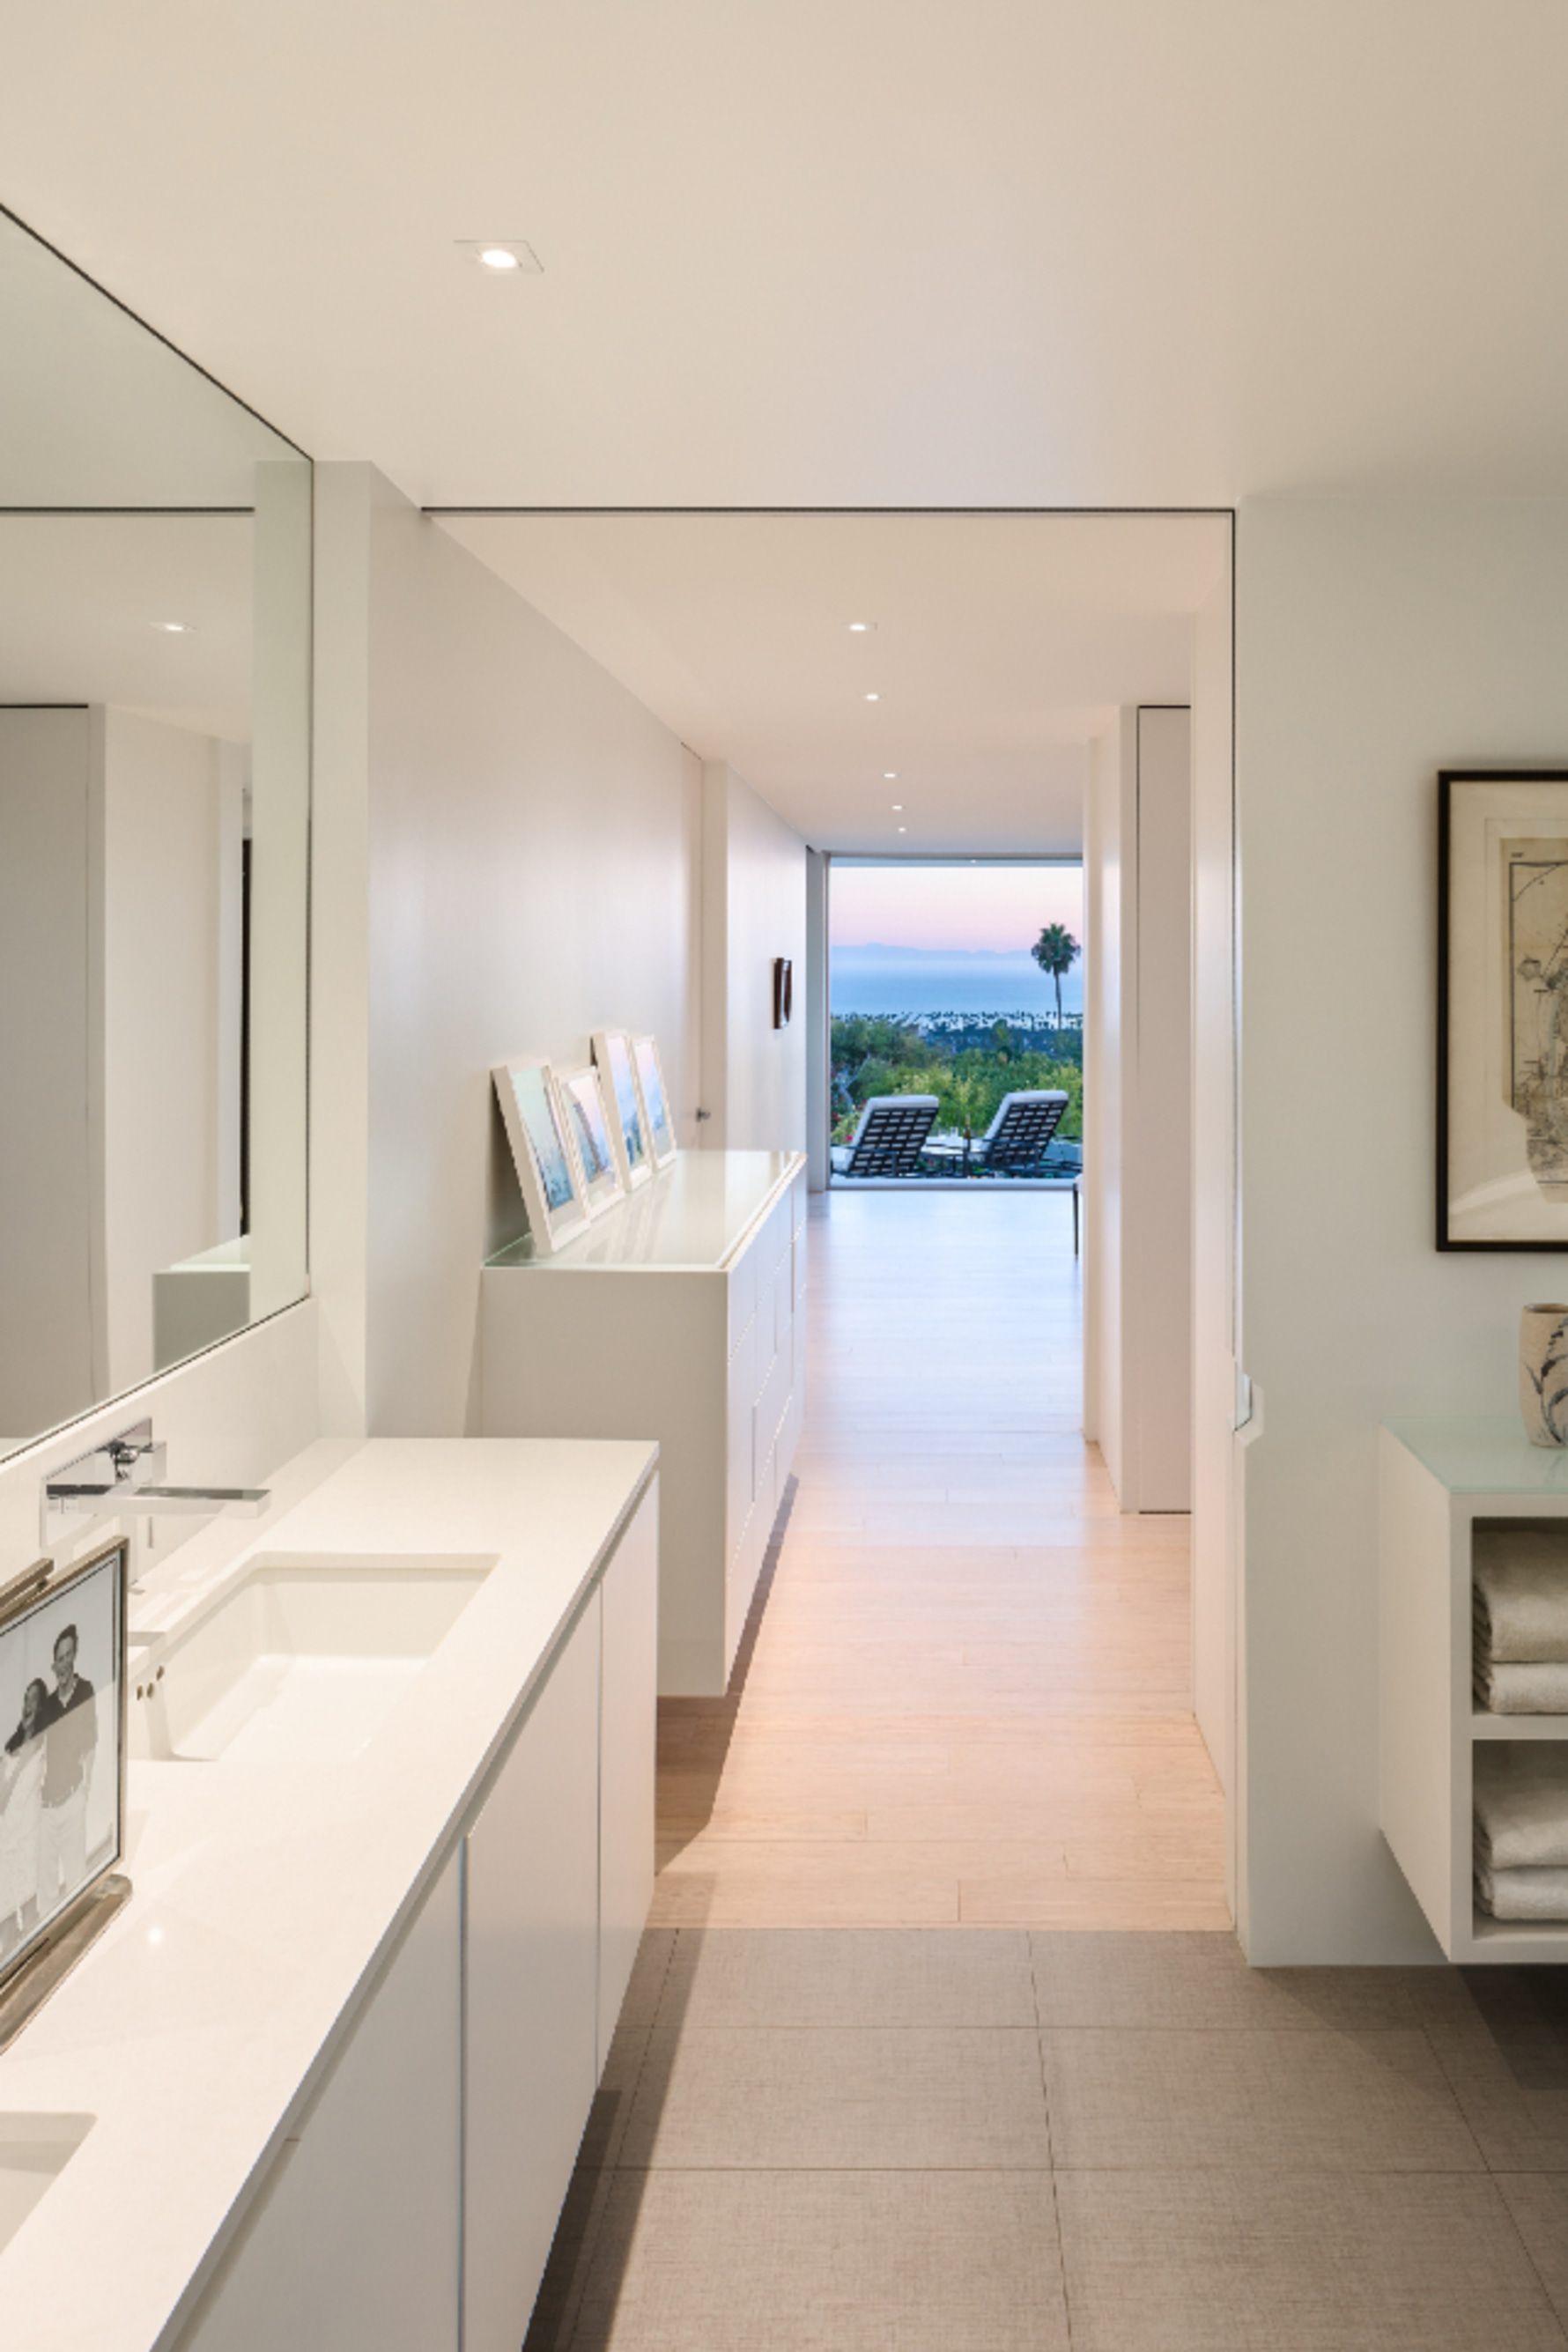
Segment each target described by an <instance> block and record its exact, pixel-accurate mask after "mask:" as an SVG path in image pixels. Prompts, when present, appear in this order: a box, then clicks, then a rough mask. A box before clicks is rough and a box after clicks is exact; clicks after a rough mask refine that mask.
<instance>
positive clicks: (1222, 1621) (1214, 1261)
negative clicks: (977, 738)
mask: <svg viewBox="0 0 1568 2352" xmlns="http://www.w3.org/2000/svg"><path fill="white" fill-rule="evenodd" d="M1231 733H1232V730H1231V602H1230V567H1229V564H1228V562H1227V563H1226V576H1225V578H1224V579H1223V580H1222V582H1221V583H1220V584H1219V585H1218V586H1217V587H1216V588H1215V592H1214V593H1213V595H1212V596H1211V597H1210V598H1209V600H1208V602H1207V603H1206V604H1205V605H1204V606H1203V608H1202V610H1201V611H1200V612H1199V614H1198V615H1197V622H1196V629H1195V642H1194V661H1193V802H1192V809H1193V991H1192V1034H1193V1101H1192V1124H1193V1156H1192V1171H1193V1181H1192V1192H1193V1242H1192V1248H1193V1335H1192V1336H1193V1699H1194V1709H1195V1712H1196V1715H1197V1718H1198V1728H1199V1730H1200V1731H1201V1732H1202V1733H1203V1736H1204V1739H1205V1743H1206V1745H1207V1748H1208V1751H1209V1754H1210V1756H1211V1758H1212V1759H1213V1760H1214V1766H1215V1771H1216V1773H1217V1774H1218V1776H1219V1780H1220V1785H1221V1786H1222V1788H1224V1789H1225V1790H1226V1794H1227V1795H1228V1796H1229V1797H1230V1799H1231V1801H1232V1804H1233V1806H1234V1805H1236V1804H1237V1800H1238V1796H1239V1790H1240V1781H1239V1776H1238V1775H1237V1772H1236V1770H1235V1731H1236V1725H1235V1712H1236V1708H1235V1693H1236V1653H1235V1638H1234V1624H1233V1615H1234V1610H1235V1602H1236V1581H1237V1580H1236V1569H1235V1549H1236V1542H1237V1517H1238V1513H1239V1500H1238V1483H1239V1479H1240V1461H1241V1450H1240V1448H1239V1447H1238V1445H1237V1440H1236V1434H1235V1420H1236V1339H1235V1322H1234V1317H1235V1264H1236V1116H1235V1113H1236V1055H1235V1024H1236V971H1235V962H1236V922H1235V913H1236V907H1235V898H1236V887H1235V870H1234V844H1235V825H1234V821H1233V812H1232V804H1231V788H1232V761H1231ZM1231 1844H1232V1852H1233V1853H1234V1852H1235V1850H1236V1845H1237V1841H1236V1839H1235V1838H1234V1837H1233V1839H1232V1842H1231ZM1239 1893H1240V1890H1239V1889H1238V1888H1237V1887H1236V1886H1234V1885H1233V1887H1232V1889H1231V1899H1232V1904H1233V1906H1235V1907H1237V1910H1238V1913H1239V1901H1238V1897H1239Z"/></svg>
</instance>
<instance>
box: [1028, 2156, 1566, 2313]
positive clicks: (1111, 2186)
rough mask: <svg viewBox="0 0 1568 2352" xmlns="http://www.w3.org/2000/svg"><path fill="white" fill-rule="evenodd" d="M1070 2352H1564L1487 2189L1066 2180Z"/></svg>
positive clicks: (1239, 2175)
mask: <svg viewBox="0 0 1568 2352" xmlns="http://www.w3.org/2000/svg"><path fill="white" fill-rule="evenodd" d="M1057 2196H1058V2211H1059V2215H1060V2225H1061V2239H1062V2249H1063V2261H1064V2268H1065V2271H1066V2275H1067V2283H1068V2313H1069V2319H1070V2325H1071V2329H1072V2344H1073V2352H1562V2345H1563V2336H1562V2332H1561V2330H1560V2328H1559V2327H1558V2325H1557V2323H1556V2321H1555V2320H1554V2319H1553V2317H1552V2312H1551V2310H1550V2307H1549V2305H1548V2304H1547V2300H1546V2297H1545V2295H1544V2294H1543V2293H1542V2287H1541V2284H1540V2281H1539V2280H1538V2279H1537V2277H1536V2275H1535V2273H1534V2271H1533V2270H1532V2268H1531V2264H1530V2263H1529V2261H1528V2260H1527V2259H1526V2257H1525V2255H1524V2252H1523V2250H1522V2248H1521V2245H1520V2242H1519V2239H1518V2237H1517V2235H1516V2234H1515V2232H1514V2231H1513V2228H1512V2225H1511V2223H1510V2220H1509V2216H1508V2212H1507V2210H1506V2208H1505V2207H1504V2205H1503V2202H1502V2200H1501V2199H1500V2197H1499V2195H1498V2194H1497V2191H1496V2189H1495V2188H1494V2186H1493V2184H1492V2183H1491V2182H1490V2181H1489V2180H1488V2179H1480V2178H1473V2179H1458V2178H1455V2177H1453V2176H1447V2177H1444V2176H1438V2177H1426V2178H1421V2177H1418V2176H1415V2175H1413V2174H1409V2173H1400V2174H1372V2175H1368V2174H1360V2175H1358V2176H1356V2177H1355V2178H1353V2179H1352V2178H1348V2177H1346V2176H1345V2175H1343V2174H1334V2173H1329V2172H1273V2173H1268V2172H1265V2173H1258V2172H1251V2171H1246V2170H1236V2171H1210V2172H1185V2173H1169V2172H1073V2173H1063V2174H1060V2175H1058V2179H1057Z"/></svg>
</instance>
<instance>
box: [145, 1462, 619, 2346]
mask: <svg viewBox="0 0 1568 2352" xmlns="http://www.w3.org/2000/svg"><path fill="white" fill-rule="evenodd" d="M657 1615H658V1479H657V1477H654V1478H652V1479H650V1480H649V1481H648V1483H647V1486H645V1487H644V1489H643V1491H642V1494H641V1496H640V1499H638V1501H637V1504H636V1507H635V1508H634V1509H632V1510H631V1511H630V1513H629V1516H628V1517H627V1518H626V1523H625V1524H624V1526H623V1527H622V1528H621V1529H620V1531H619V1534H618V1535H617V1537H616V1540H615V1542H614V1544H613V1547H612V1548H611V1549H609V1551H608V1554H607V1556H606V1557H605V1559H604V1561H603V1563H602V1565H601V1567H600V1569H599V1570H598V1572H597V1574H596V1575H595V1577H594V1578H593V1580H592V1581H591V1582H590V1583H589V1585H588V1587H587V1589H586V1591H584V1592H583V1593H582V1594H581V1596H580V1597H579V1599H578V1600H577V1601H576V1604H575V1606H574V1611H573V1613H572V1616H571V1618H570V1620H569V1622H567V1624H566V1625H565V1627H564V1628H563V1630H561V1631H559V1632H557V1633H556V1634H555V1635H554V1636H553V1638H552V1641H551V1644H550V1654H549V1658H548V1663H547V1664H546V1665H545V1667H544V1670H543V1672H542V1675H541V1676H540V1679H539V1680H538V1682H537V1684H536V1685H535V1686H534V1688H533V1690H532V1692H531V1696H530V1697H529V1700H528V1702H527V1705H526V1706H525V1707H524V1709H523V1711H522V1713H521V1717H520V1718H519V1719H518V1721H517V1722H516V1723H515V1725H514V1726H513V1727H512V1728H511V1729H510V1732H509V1733H508V1735H507V1737H506V1738H505V1741H504V1743H503V1745H502V1747H501V1748H500V1754H499V1756H498V1757H497V1758H496V1759H495V1760H494V1762H493V1763H492V1764H491V1765H490V1766H489V1769H488V1770H487V1771H486V1772H485V1774H484V1777H483V1779H482V1780H481V1781H480V1782H479V1784H478V1785H477V1787H476V1788H475V1790H473V1793H472V1795H471V1797H470V1798H469V1800H468V1803H467V1805H466V1806H465V1808H464V1809H463V1811H462V1812H461V1814H460V1816H459V1817H458V1820H457V1821H456V1822H454V1824H453V1831H452V1834H451V1837H450V1840H449V1842H448V1843H447V1844H446V1846H445V1849H444V1852H443V1856H442V1859H441V1862H440V1864H439V1870H438V1875H437V1877H436V1879H435V1881H434V1884H433V1885H432V1887H431V1889H430V1891H429V1893H428V1894H427V1895H426V1896H425V1898H424V1900H423V1902H422V1904H421V1905H420V1907H419V1909H418V1911H417V1912H416V1916H415V1917H414V1920H413V1922H412V1924H411V1925H410V1926H408V1927H406V1928H405V1930H404V1932H403V1935H402V1937H401V1939H400V1941H399V1942H398V1944H397V1946H396V1948H395V1950H394V1952H393V1954H392V1957H391V1958H390V1959H389V1960H387V1961H386V1962H385V1963H384V1966H383V1968H382V1969H381V1972H380V1974H379V1976H378V1978H377V1979H376V1981H375V1983H374V1986H373V1987H372V1989H371V1990H370V1991H369V1992H368V1994H367V1995H366V1996H365V1998H364V1999H363V2002H362V2004H361V2005H360V2007H359V2010H358V2013H357V2016H356V2018H355V2020H354V2022H353V2025H352V2027H351V2028H350V2030H349V2032H348V2033H347V2035H346V2038H345V2039H344V2041H343V2042H342V2047H341V2049H340V2050H339V2051H338V2052H337V2053H335V2054H334V2055H333V2056H332V2057H331V2060H330V2061H329V2063H328V2066H327V2070H326V2073H325V2075H324V2078H323V2080H322V2081H321V2084H320V2086H319V2088H318V2089H317V2090H316V2092H315V2094H314V2095H313V2096H312V2098H311V2099H310V2103H309V2105H307V2107H306V2109H305V2111H304V2114H303V2116H302V2118H301V2120H300V2124H299V2126H298V2127H297V2128H296V2130H295V2131H294V2133H293V2135H292V2137H289V2139H287V2140H286V2141H285V2142H284V2144H283V2146H282V2147H281V2149H280V2150H279V2153H278V2154H277V2156H276V2157H275V2158H273V2160H272V2164H271V2167H270V2169H269V2171H268V2174H267V2176H266V2178H265V2179H264V2180H263V2182H262V2184H261V2187H260V2189H259V2190H258V2194H257V2196H256V2198H255V2200H254V2201H253V2202H252V2204H251V2205H250V2207H249V2209H248V2210H247V2212H246V2214H245V2217H244V2220H243V2221H242V2222H241V2224H240V2226H239V2229H238V2231H237V2235H236V2237H235V2238H234V2240H233V2242H231V2244H230V2245H229V2246H228V2247H227V2248H226V2251H225V2252H224V2253H223V2255H222V2257H221V2259H220V2262H219V2265H218V2268H217V2271H216V2276H215V2278H214V2279H213V2281H212V2283H211V2284H209V2285H208V2286H207V2287H206V2288H205V2292H204V2294H203V2295H202V2298H201V2301H200V2302H199V2304H198V2305H197V2306H196V2308H195V2312H194V2314H193V2315H191V2317H190V2318H189V2319H188V2321H187V2322H186V2323H185V2326H184V2330H183V2332H181V2333H180V2334H179V2335H178V2336H176V2337H175V2338H174V2343H175V2344H176V2346H177V2352H279V2347H282V2346H292V2347H317V2346H319V2347H322V2352H326V2347H328V2346H329V2345H330V2347H331V2352H458V2347H461V2352H518V2347H519V2346H520V2345H521V2342H522V2339H523V2337H524V2336H525V2335H526V2334H527V2332H528V2325H529V2319H530V2315H531V2312H532V2308H533V2303H534V2299H535V2296H536V2294H537V2293H538V2289H539V2284H540V2280H541V2278H542V2275H543V2271H544V2265H545V2263H546V2260H547V2258H548V2256H549V2252H550V2246H551V2241H552V2237H553V2235H554V2231H555V2227H556V2222H557V2220H558V2218H559V2215H560V2210H561V2206H562V2202H563V2198H564V2196H565V2192H566V2189H567V2185H568V2183H569V2181H570V2179H571V2176H572V2170H573V2167H574V2164H575V2161H576V2158H577V2150H578V2146H579V2143H580V2141H581V2139H582V2136H583V2131H584V2126H585V2124H586V2122H587V2120H588V2112H589V2108H590V2106H591V2105H592V2103H593V2099H594V2095H595V2090H596V2088H597V2085H598V2081H599V2077H600V2074H601V2073H602V2072H603V2068H604V2063H605V2055H606V2053H607V2051H608V2048H609V2042H610V2036H611V2035H612V2033H613V2032H614V2031H615V2026H616V2020H617V2018H618V2016H619V2013H620V2008H621V2002H622V2000H623V1999H624V1997H625V1993H626V1984H627V1980H628V1979H629V1977H630V1974H631V1969H632V1964H633V1961H634V1959H635V1958H636V1955H637V1944H638V1940H639V1938H640V1937H641V1934H642V1930H643V1927H644V1923H645V1921H646V1919H647V1911H648V1906H649V1903H650V1901H651V1898H652V1893H653V1874H654V1811H653V1806H654V1740H655V1705H656V1703H655V1670H656V1643H657ZM192 1769H195V1768H192ZM257 2030H258V2032H265V2030H266V2023H265V2020H264V2019H258V2026H257Z"/></svg>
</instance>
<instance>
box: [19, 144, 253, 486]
mask: <svg viewBox="0 0 1568 2352" xmlns="http://www.w3.org/2000/svg"><path fill="white" fill-rule="evenodd" d="M0 194H4V190H0ZM0 321H3V322H4V323H3V328H0V507H11V506H28V507H45V506H69V507H89V506H140V507H150V506H178V507H215V506H217V507H224V506H227V507H247V506H250V505H252V504H253V503H254V501H255V498H256V468H257V466H258V464H263V463H267V462H268V461H271V462H276V461H278V460H279V459H281V460H283V461H285V462H292V463H294V464H298V463H299V459H298V457H297V456H296V453H295V452H294V451H293V450H292V449H290V448H289V446H288V444H287V443H286V442H284V441H281V440H279V437H278V436H277V435H276V434H275V433H272V432H270V431H268V428H267V427H266V426H265V425H261V424H259V423H258V420H257V419H256V418H255V417H253V416H251V415H247V412H246V411H245V409H243V408H242V407H241V406H240V405H239V404H238V402H237V401H235V400H231V399H230V398H229V397H228V395H227V394H226V393H224V392H221V391H220V390H219V389H218V387H217V386H216V384H214V383H208V381H207V379H206V377H205V375H203V374H202V373H201V372H200V370H199V369H197V368H195V367H193V366H192V365H191V364H190V362H189V361H188V360H185V359H183V358H182V357H181V356H180V354H179V352H173V351H171V350H170V349H169V346H168V345H167V343H163V342H161V341H159V339H158V337H157V336H156V335H153V334H150V333H149V332H148V331H147V329H146V328H145V327H143V326H141V325H139V324H138V322H137V321H136V320H134V319H132V318H130V317H129V316H128V315H127V314H126V312H125V311H124V310H121V309H120V307H119V305H118V304H117V303H114V302H111V301H110V300H108V299H107V298H106V297H105V296H104V295H103V294H102V293H100V291H99V289H98V288H97V287H96V286H89V284H88V282H87V280H86V279H85V278H82V277H79V275H78V273H77V272H76V270H74V269H72V268H69V267H68V265H67V264H66V263H65V262H64V261H62V260H61V259H60V258H59V257H58V255H57V254H53V253H50V252H49V251H48V249H47V247H45V246H43V245H40V244H39V243H38V241H37V238H36V237H32V236H27V235H26V232H25V231H23V230H22V229H20V228H18V227H17V226H16V223H15V222H14V221H8V220H5V218H3V217H0Z"/></svg>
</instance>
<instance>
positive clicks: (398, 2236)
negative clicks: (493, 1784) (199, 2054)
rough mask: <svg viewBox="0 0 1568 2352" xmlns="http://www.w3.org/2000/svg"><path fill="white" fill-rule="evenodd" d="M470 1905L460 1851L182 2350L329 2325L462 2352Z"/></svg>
mask: <svg viewBox="0 0 1568 2352" xmlns="http://www.w3.org/2000/svg"><path fill="white" fill-rule="evenodd" d="M460 1901H461V1872H460V1869H459V1865H458V1857H457V1855H456V1854H453V1855H452V1856H450V1857H449V1859H448V1860H447V1864H446V1866H445V1867H444V1869H443V1870H442V1873H441V1875H440V1877H439V1878H438V1879H437V1882H436V1885H434V1887H433V1888H432V1889H431V1891H430V1893H429V1894H428V1895H426V1898H425V1901H424V1903H423V1904H422V1905H421V1906H420V1909H419V1912H418V1914H417V1916H416V1918H415V1920H414V1922H413V1924H412V1926H410V1927H408V1928H406V1929H405V1932H404V1936H403V1939H402V1941H401V1942H400V1944H399V1945H398V1947H397V1949H396V1951H395V1953H394V1954H393V1956H392V1958H391V1959H390V1961H389V1962H388V1963H387V1966H386V1968H385V1969H384V1972H383V1974H382V1976H381V1978H380V1979H379V1980H378V1982H377V1984H376V1986H375V1989H374V1991H373V1992H372V1994H371V1996H370V1999H369V2001H368V2003H367V2004H366V2006H365V2008H364V2010H363V2012H362V2014H361V2016H360V2018H359V2020H358V2021H357V2022H356V2024H355V2025H354V2027H353V2031H352V2032H351V2033H350V2035H349V2038H348V2041H347V2042H346V2043H345V2045H344V2047H343V2049H342V2052H341V2053H340V2054H339V2055H338V2056H337V2057H336V2058H335V2059H334V2060H333V2062H332V2063H331V2067H330V2069H329V2071H328V2074H327V2076H326V2079H325V2081H324V2082H323V2083H322V2084H321V2089H320V2090H319V2091H318V2092H317V2094H316V2095H315V2097H314V2099H313V2100H312V2101H311V2103H310V2106H309V2107H308V2108H307V2110H306V2112H305V2114H304V2116H302V2118H301V2119H300V2124H299V2126H297V2128H296V2129H295V2131H294V2132H293V2134H292V2135H291V2137H289V2138H288V2139H287V2140H285V2142H284V2144H283V2146H282V2148H281V2149H280V2150H279V2154H278V2155H277V2156H276V2157H275V2158H273V2161H272V2165H271V2168H270V2170H269V2171H268V2176H267V2179H266V2180H265V2181H264V2183H263V2185H262V2188H261V2189H260V2192H259V2194H258V2197H257V2199H256V2200H255V2202H254V2203H253V2204H252V2206H251V2207H250V2210H249V2211H248V2212H247V2214H246V2216H245V2219H244V2221H243V2222H242V2223H241V2225H240V2228H239V2231H238V2234H237V2237H236V2239H235V2241H234V2242H233V2244H232V2245H231V2246H230V2248H229V2249H228V2251H227V2252H226V2255H225V2256H224V2259H223V2261H222V2263H221V2264H220V2266H219V2269H218V2272H217V2275H216V2279H215V2280H214V2282H213V2284H212V2285H211V2286H210V2287H209V2288H208V2289H207V2290H206V2292H205V2294H204V2295H203V2297H202V2300H201V2302H200V2303H199V2304H198V2305H197V2307H196V2310H195V2314H194V2315H193V2316H192V2318H191V2320H190V2321H189V2322H188V2323H187V2326H186V2328H185V2331H184V2334H183V2335H182V2336H180V2338H179V2352H279V2346H282V2345H293V2346H299V2347H304V2346H308V2345H314V2344H324V2343H325V2341H326V2340H327V2337H326V2336H325V2335H324V2333H323V2325H324V2321H325V2318H326V2315H329V2314H330V2315H331V2346H332V2352H457V2346H458V2211H459V2208H458V2183H459V2179H460V2174H461V2154H460V2148H459V2131H460V2117H461V2112H462V2094H461V2082H462V2076H461V2062H462V1973H461V1961H462V1927H461V1920H460V1916H459V1906H460ZM257 2030H258V2032H264V2031H265V2021H263V2020H260V2019H258V2025H257ZM514 2352H515V2347H514Z"/></svg>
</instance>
